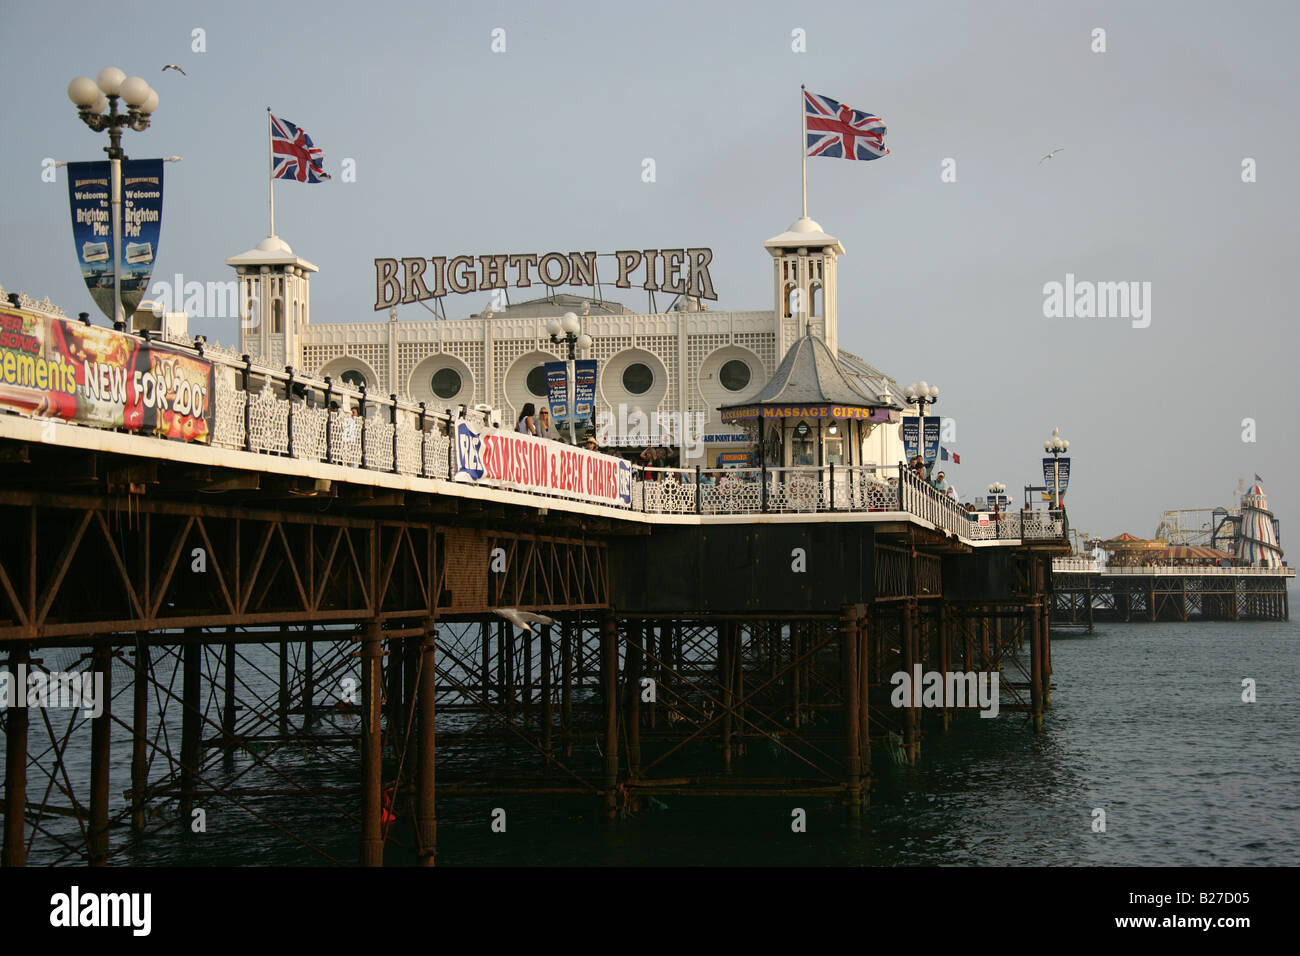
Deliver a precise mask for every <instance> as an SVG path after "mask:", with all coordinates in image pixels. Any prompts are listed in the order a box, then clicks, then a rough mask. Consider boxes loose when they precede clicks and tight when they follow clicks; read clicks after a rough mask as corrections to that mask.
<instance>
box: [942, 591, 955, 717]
mask: <svg viewBox="0 0 1300 956" xmlns="http://www.w3.org/2000/svg"><path fill="white" fill-rule="evenodd" d="M952 669H953V668H952V616H951V615H950V614H949V613H948V609H947V608H945V607H943V606H942V605H940V607H939V670H940V672H941V673H942V674H943V679H944V685H945V687H946V686H947V681H948V675H949V674H951V673H952ZM948 705H949V701H948V699H947V695H946V692H945V697H944V702H943V710H942V711H941V713H942V715H943V723H942V726H943V729H944V731H945V732H946V731H947V730H948V728H949V727H950V726H951V724H952V708H951V707H950V706H948Z"/></svg>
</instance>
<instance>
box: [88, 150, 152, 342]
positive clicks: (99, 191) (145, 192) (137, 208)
mask: <svg viewBox="0 0 1300 956" xmlns="http://www.w3.org/2000/svg"><path fill="white" fill-rule="evenodd" d="M111 175H112V167H111V164H110V163H109V162H107V161H99V162H93V163H69V164H68V204H69V207H70V209H71V212H72V240H73V242H74V243H75V245H76V249H77V262H78V264H79V265H80V266H81V276H82V278H83V279H84V280H85V282H86V288H87V289H88V290H89V291H90V297H91V298H92V299H94V301H95V304H96V305H97V306H99V309H100V311H101V312H103V313H104V315H106V316H107V317H108V318H110V319H111V318H113V311H114V310H113V220H112V182H111V178H110V177H111ZM162 199H163V161H162V160H161V159H128V160H123V162H122V234H121V243H122V250H121V255H120V256H119V259H120V260H121V270H120V271H121V286H120V295H121V299H122V307H123V310H124V311H125V313H126V315H127V316H130V315H131V313H133V312H134V311H135V310H136V307H137V306H139V304H140V300H141V299H142V298H144V293H145V290H146V289H147V288H148V287H149V277H150V275H152V273H153V264H154V261H155V260H156V259H157V257H158V239H159V236H160V234H161V232H162Z"/></svg>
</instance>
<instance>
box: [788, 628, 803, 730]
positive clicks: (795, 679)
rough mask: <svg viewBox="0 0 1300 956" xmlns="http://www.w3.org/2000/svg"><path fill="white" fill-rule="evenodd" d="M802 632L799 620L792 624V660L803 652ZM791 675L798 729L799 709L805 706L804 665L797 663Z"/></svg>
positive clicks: (796, 726)
mask: <svg viewBox="0 0 1300 956" xmlns="http://www.w3.org/2000/svg"><path fill="white" fill-rule="evenodd" d="M801 633H802V628H801V627H800V625H799V624H798V623H797V622H796V623H793V624H791V625H790V660H792V661H797V660H799V655H800V654H801V653H803V650H802V648H803V642H802V641H801V640H800V635H801ZM791 675H792V677H791V684H792V685H793V687H792V689H791V691H790V698H791V703H792V704H793V705H794V729H795V730H798V729H799V724H800V720H799V711H800V710H801V709H802V708H803V701H802V700H800V690H801V686H800V685H801V680H800V678H801V677H802V675H803V665H802V664H795V665H794V668H793V669H792V671H791Z"/></svg>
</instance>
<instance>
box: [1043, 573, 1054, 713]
mask: <svg viewBox="0 0 1300 956" xmlns="http://www.w3.org/2000/svg"><path fill="white" fill-rule="evenodd" d="M1042 644H1043V708H1044V709H1047V708H1050V707H1051V706H1052V609H1051V607H1050V606H1049V605H1048V604H1047V598H1046V597H1044V600H1043V640H1042Z"/></svg>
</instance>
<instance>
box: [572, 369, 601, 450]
mask: <svg viewBox="0 0 1300 956" xmlns="http://www.w3.org/2000/svg"><path fill="white" fill-rule="evenodd" d="M595 407H596V360H595V359H578V361H576V362H574V363H573V424H574V427H575V428H576V429H577V430H578V432H579V433H581V432H583V431H585V430H586V429H587V428H590V427H591V425H592V424H593V422H594V421H595V419H594V417H593V413H594V409H595Z"/></svg>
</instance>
